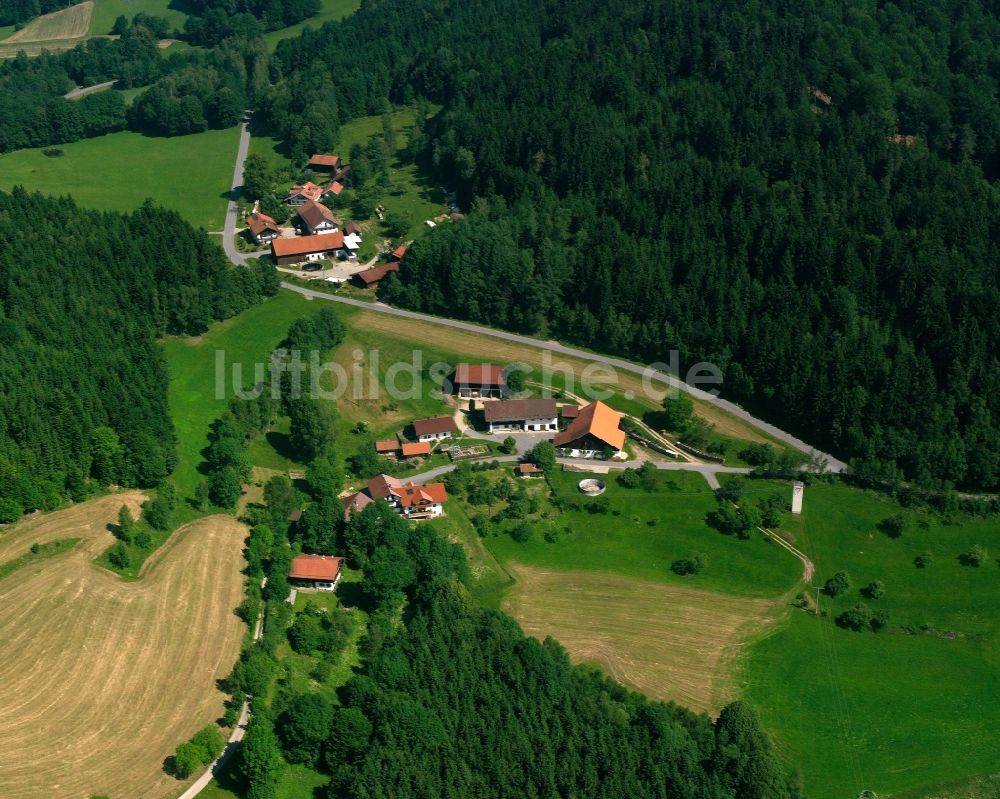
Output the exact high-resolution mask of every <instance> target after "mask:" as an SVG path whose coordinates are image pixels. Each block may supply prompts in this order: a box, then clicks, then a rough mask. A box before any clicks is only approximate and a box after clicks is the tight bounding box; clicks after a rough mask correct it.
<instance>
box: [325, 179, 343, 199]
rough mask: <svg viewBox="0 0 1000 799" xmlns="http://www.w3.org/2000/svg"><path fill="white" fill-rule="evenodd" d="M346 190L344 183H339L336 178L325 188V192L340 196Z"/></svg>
mask: <svg viewBox="0 0 1000 799" xmlns="http://www.w3.org/2000/svg"><path fill="white" fill-rule="evenodd" d="M343 190H344V184H343V183H338V182H337V181H335V180H331V181H330V182H329V184H327V187H326V188H325V189H323V194H332V195H334V196H340V193H341V192H342V191H343Z"/></svg>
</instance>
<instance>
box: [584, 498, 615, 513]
mask: <svg viewBox="0 0 1000 799" xmlns="http://www.w3.org/2000/svg"><path fill="white" fill-rule="evenodd" d="M587 512H588V513H600V514H605V515H606V514H608V513H610V512H611V500H610V499H608V498H607V497H597V498H596V499H595V500H593V501H592V502H588V503H587Z"/></svg>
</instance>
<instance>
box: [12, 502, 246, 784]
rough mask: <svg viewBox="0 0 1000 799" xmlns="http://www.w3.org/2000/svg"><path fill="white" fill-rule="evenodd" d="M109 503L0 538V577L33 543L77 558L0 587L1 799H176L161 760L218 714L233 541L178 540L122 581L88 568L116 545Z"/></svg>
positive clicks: (194, 535)
mask: <svg viewBox="0 0 1000 799" xmlns="http://www.w3.org/2000/svg"><path fill="white" fill-rule="evenodd" d="M142 499H143V497H142V495H141V494H139V493H137V492H129V493H122V494H116V495H113V496H108V497H102V498H100V499H96V500H92V501H90V502H85V503H82V504H80V505H76V506H74V507H72V508H69V509H67V510H63V511H59V512H56V513H52V514H48V515H45V516H40V517H38V518H36V519H31V520H29V521H26V522H23V523H21V524H19V525H17V526H16V527H13V528H10V529H8V530H7V531H5V532H3V533H2V534H0V564H2V563H4V562H7V561H9V560H11V559H13V558H16V557H18V556H19V555H22V554H23V553H24V552H26V551H27V550H28V549H29V547H30V546H31V544H32V543H35V542H38V543H45V542H46V541H54V540H58V539H66V538H80V539H81V541H80V542H79V543H78V544H77V545H76V547H75V548H74V549H73V550H72V551H71V552H68V553H66V554H60V555H57V556H55V557H52V558H49V559H46V560H44V561H41V562H38V563H33V564H30V565H27V566H25V567H23V568H21V569H19V570H17V571H16V572H14V573H13V574H12V575H10V576H9V577H7V578H5V579H3V580H0V607H3V614H2V616H0V686H3V687H2V689H0V690H2V694H0V695H2V697H3V699H2V701H0V796H3V797H4V799H35V797H39V796H45V797H49V798H50V799H61V797H66V798H67V799H70V798H72V799H78V797H83V796H90V795H92V794H107V795H108V796H122V797H124V796H142V797H144V799H160V798H161V797H162V799H167V797H171V796H176V795H177V794H178V793H180V791H179V789H178V787H179V786H178V782H177V781H176V780H175V779H173V778H172V777H169V776H167V775H166V774H165V773H164V772H163V761H164V758H166V757H167V756H169V755H170V754H172V753H173V751H174V749H175V748H176V746H177V744H179V743H181V742H182V741H185V740H187V739H188V738H189V737H190V736H191V735H193V734H194V733H195V732H197V731H198V730H199V729H200V728H202V727H204V726H205V725H206V724H210V723H211V722H213V721H214V720H215V719H217V718H218V717H219V716H220V715H221V714H222V712H223V701H224V696H223V695H222V694H221V693H220V692H219V690H218V688H217V686H216V681H217V680H218V679H219V678H221V677H224V676H226V675H227V674H228V673H229V671H230V669H231V668H232V665H233V663H234V662H235V660H236V657H237V655H238V653H239V648H240V642H241V640H242V637H243V633H244V625H243V624H242V623H241V622H240V621H239V619H237V617H236V616H235V615H234V613H233V609H234V608H235V607H236V606H237V605H238V604H239V602H240V600H241V598H242V593H243V592H242V583H243V580H242V575H241V573H240V571H241V569H242V568H243V566H244V561H243V557H242V554H241V551H242V546H241V544H242V541H243V538H244V535H245V529H244V527H243V526H242V525H240V524H238V523H237V522H236V521H235V520H234V519H233V518H232V517H230V516H209V517H206V518H204V519H200V520H198V521H197V522H194V523H192V524H190V525H188V526H186V527H183V528H181V529H180V530H178V531H177V532H176V533H174V535H173V536H171V538H170V539H169V540H168V541H167V543H166V544H165V545H164V546H163V547H161V548H160V549H159V550H158V551H157V552H156V553H155V554H154V555H153V556H152V557H150V559H149V560H148V561H147V563H146V564H145V567H144V569H143V574H142V578H141V579H140V580H138V581H135V582H125V581H123V580H121V579H120V578H119V577H118V576H117V575H115V574H113V573H111V572H109V571H106V570H104V569H101V568H100V567H98V566H96V565H94V564H93V562H92V561H93V559H94V558H95V557H96V556H97V555H98V554H100V553H101V552H102V551H103V550H104V549H106V548H107V547H108V546H109V545H111V544H112V543H113V542H114V539H113V537H112V535H111V533H109V532H108V531H107V525H108V523H110V522H113V521H114V520H115V518H116V516H117V512H118V508H120V507H121V505H122V504H127V505H129V506H130V507H131V508H132V510H133V513H135V512H137V509H138V506H139V503H140V502H141V501H142Z"/></svg>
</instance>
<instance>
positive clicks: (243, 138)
mask: <svg viewBox="0 0 1000 799" xmlns="http://www.w3.org/2000/svg"><path fill="white" fill-rule="evenodd" d="M249 149H250V128H249V126H248V125H247V123H243V125H242V127H241V128H240V144H239V148H238V150H237V152H236V165H235V168H234V169H233V184H232V191H231V192H230V197H229V205H228V207H227V209H226V224H225V228H224V231H223V236H222V239H223V242H222V245H223V248H224V249H225V252H226V257H228V258H229V260H230V261H231V262H232V263H234V264H236V265H237V266H246V258H245V257H244V256H243V255H241V254H240V253H239V252H237V251H236V244H235V236H236V222H237V217H236V214H237V210H238V206H237V200H238V199H239V196H240V193H241V192H242V190H243V164H244V162H245V161H246V157H247V152H248V151H249ZM281 285H282V286H283V287H284V288H286V289H289V290H291V291H295V292H297V293H299V294H302V295H303V296H305V297H311V298H317V299H323V300H330V301H331V302H339V303H343V304H344V305H353V306H355V307H357V308H364V309H365V310H368V311H373V312H375V313H384V314H388V315H389V316H398V317H401V318H403V319H413V320H417V321H421V322H430V323H432V324H436V325H442V326H444V327H451V328H454V329H455V330H462V331H465V332H467V333H475V334H476V335H479V336H491V337H493V338H498V339H502V340H504V341H511V342H514V343H516V344H522V345H526V346H529V347H535V348H537V349H541V350H547V351H549V352H553V353H557V354H560V355H568V356H570V357H573V358H583V359H585V360H588V361H592V362H594V363H600V364H604V365H605V366H610V367H612V368H614V369H620V370H622V371H623V372H631V373H633V374H637V375H643V374H647V369H649V367H646V366H641V365H639V364H636V363H631V362H630V361H625V360H622V359H621V358H613V357H611V356H609V355H601V354H599V353H593V352H587V351H585V350H581V349H577V348H575V347H568V346H566V345H565V344H560V343H559V342H558V341H543V340H542V339H537V338H532V337H530V336H522V335H519V334H517V333H509V332H507V331H505V330H495V329H493V328H490V327H483V326H482V325H476V324H472V323H471V322H462V321H459V320H457V319H447V318H444V317H438V316H431V315H429V314H423V313H417V312H416V311H406V310H403V309H401V308H393V307H391V306H388V305H385V304H383V303H370V302H363V301H361V300H355V299H351V298H349V297H340V296H338V295H336V294H329V293H327V292H324V291H317V290H316V289H309V288H303V287H301V286H295V285H292V284H291V283H282V284H281ZM653 374H654V375H655V376H656V378H657V379H658V380H660V381H662V382H664V383H668V384H670V385H671V386H674V387H676V388H678V389H680V390H681V391H684V392H686V393H688V394H690V395H691V396H692V397H694V398H695V399H699V400H702V401H703V402H707V403H710V404H712V405H715V406H716V407H718V408H720V409H722V410H724V411H725V412H726V413H729V414H731V415H733V416H735V417H736V418H737V419H742V420H743V421H744V422H746V423H747V424H749V425H751V426H752V427H755V428H756V429H758V430H760V431H761V432H764V433H767V434H768V435H769V436H771V437H772V438H775V439H777V440H778V441H780V442H782V443H783V444H786V445H788V446H790V447H792V448H793V449H796V450H798V451H799V452H802V453H805V454H806V455H808V456H809V457H810V458H813V457H818V458H819V459H821V460H822V461H824V462H825V468H826V470H827V471H832V472H842V471H845V470H846V469H847V464H846V463H844V462H843V461H841V460H839V459H837V458H835V457H834V456H833V455H830V454H829V453H826V452H821V451H820V450H817V449H816V448H814V447H812V446H810V445H809V444H807V443H806V442H805V441H803V440H802V439H800V438H797V437H795V436H793V435H792V434H791V433H786V432H785V431H784V430H781V429H780V428H778V427H775V426H774V425H773V424H771V423H770V422H765V421H764V420H763V419H758V418H757V417H756V416H754V415H753V414H751V413H749V412H748V411H746V410H745V409H743V408H741V407H740V406H739V405H736V404H735V403H733V402H730V401H729V400H724V399H721V398H720V397H715V396H713V395H712V394H709V393H708V392H707V391H703V390H701V389H699V388H695V387H694V386H691V385H688V384H687V383H685V382H684V381H683V380H680V379H679V378H677V377H675V376H674V375H671V374H669V373H667V372H663V371H660V370H655V371H653Z"/></svg>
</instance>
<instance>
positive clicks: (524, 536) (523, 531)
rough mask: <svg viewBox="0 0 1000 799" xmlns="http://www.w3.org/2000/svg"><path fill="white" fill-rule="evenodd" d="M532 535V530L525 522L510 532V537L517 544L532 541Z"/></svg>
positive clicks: (533, 532)
mask: <svg viewBox="0 0 1000 799" xmlns="http://www.w3.org/2000/svg"><path fill="white" fill-rule="evenodd" d="M534 534H535V531H534V529H533V528H532V527H531V525H530V524H528V523H527V522H524V523H522V524H519V525H517V526H516V527H514V528H513V529H512V530H511V531H510V537H511V538H513V539H514V540H515V541H517V543H519V544H525V543H527V542H528V541H530V540H531V539H532V537H533V536H534Z"/></svg>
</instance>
